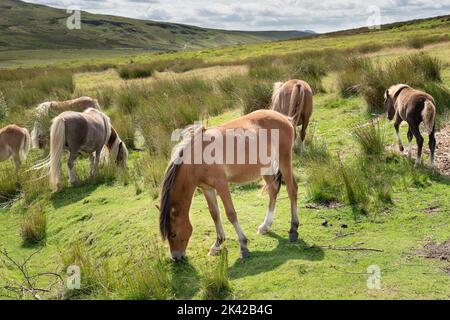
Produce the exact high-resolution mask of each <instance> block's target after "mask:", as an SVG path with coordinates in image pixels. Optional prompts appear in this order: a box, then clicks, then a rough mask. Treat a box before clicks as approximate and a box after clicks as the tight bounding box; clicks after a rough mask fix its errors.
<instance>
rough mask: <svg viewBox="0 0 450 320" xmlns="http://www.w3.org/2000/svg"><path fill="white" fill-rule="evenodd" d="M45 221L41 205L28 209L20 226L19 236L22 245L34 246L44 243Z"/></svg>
mask: <svg viewBox="0 0 450 320" xmlns="http://www.w3.org/2000/svg"><path fill="white" fill-rule="evenodd" d="M46 229H47V219H46V217H45V213H44V211H43V208H42V206H41V205H35V206H33V207H31V208H30V209H28V212H27V213H26V214H25V216H24V218H23V220H22V224H21V236H22V241H23V244H24V245H35V244H39V243H42V242H44V241H45V239H46Z"/></svg>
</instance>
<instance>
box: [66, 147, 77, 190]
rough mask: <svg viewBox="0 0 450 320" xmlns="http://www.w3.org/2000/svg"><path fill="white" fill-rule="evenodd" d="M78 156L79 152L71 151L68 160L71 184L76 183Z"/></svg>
mask: <svg viewBox="0 0 450 320" xmlns="http://www.w3.org/2000/svg"><path fill="white" fill-rule="evenodd" d="M77 157H78V153H75V152H70V155H69V160H68V161H67V167H68V168H69V184H70V185H74V184H75V183H76V182H77V181H78V178H77V172H76V166H75V161H76V159H77Z"/></svg>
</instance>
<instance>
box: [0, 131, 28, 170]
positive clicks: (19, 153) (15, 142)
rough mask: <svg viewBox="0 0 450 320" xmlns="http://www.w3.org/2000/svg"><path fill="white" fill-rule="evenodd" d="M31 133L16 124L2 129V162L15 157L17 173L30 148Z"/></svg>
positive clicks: (0, 149) (0, 138) (0, 155)
mask: <svg viewBox="0 0 450 320" xmlns="http://www.w3.org/2000/svg"><path fill="white" fill-rule="evenodd" d="M30 141H31V138H30V134H29V133H28V130H27V129H26V128H21V127H19V126H16V125H15V124H11V125H9V126H6V127H4V128H3V129H0V162H2V161H6V160H8V159H9V158H10V157H12V158H13V161H14V166H15V171H16V174H17V172H18V170H19V168H20V164H21V162H22V161H24V160H25V159H26V158H27V155H28V152H29V150H30Z"/></svg>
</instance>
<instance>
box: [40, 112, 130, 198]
mask: <svg viewBox="0 0 450 320" xmlns="http://www.w3.org/2000/svg"><path fill="white" fill-rule="evenodd" d="M104 146H106V147H107V148H108V149H109V151H110V154H111V155H112V157H114V159H115V160H116V164H117V165H119V166H123V167H125V166H126V163H127V158H128V151H127V148H126V146H125V143H123V142H122V140H120V137H119V135H118V134H117V132H116V131H115V130H114V128H113V127H112V126H111V123H110V120H109V117H108V116H107V115H106V114H104V113H103V112H100V111H98V110H96V109H92V108H91V109H87V110H86V111H84V112H74V111H66V112H63V113H61V114H60V115H59V116H57V117H56V118H54V119H53V121H52V126H51V128H50V160H49V161H48V162H47V163H45V164H44V165H43V166H49V167H50V186H51V187H52V189H53V190H54V191H61V163H60V161H61V157H62V154H63V151H64V148H67V149H68V150H69V152H70V155H69V160H68V163H67V166H68V167H69V182H70V184H74V183H75V182H76V181H77V177H76V172H75V160H76V159H77V157H78V154H79V153H80V152H84V153H87V154H89V156H90V159H91V175H92V176H95V175H96V173H97V170H98V164H99V160H100V153H101V151H102V149H103V147H104Z"/></svg>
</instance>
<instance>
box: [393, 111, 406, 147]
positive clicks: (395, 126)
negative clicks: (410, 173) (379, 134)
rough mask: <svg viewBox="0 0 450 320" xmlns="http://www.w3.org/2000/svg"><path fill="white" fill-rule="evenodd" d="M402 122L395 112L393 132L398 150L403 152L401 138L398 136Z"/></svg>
mask: <svg viewBox="0 0 450 320" xmlns="http://www.w3.org/2000/svg"><path fill="white" fill-rule="evenodd" d="M402 122H403V120H402V118H401V117H400V116H399V115H398V114H397V115H396V116H395V123H394V128H395V133H396V134H397V141H398V149H399V150H400V152H403V150H405V148H403V143H402V139H401V138H400V125H401V124H402Z"/></svg>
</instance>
